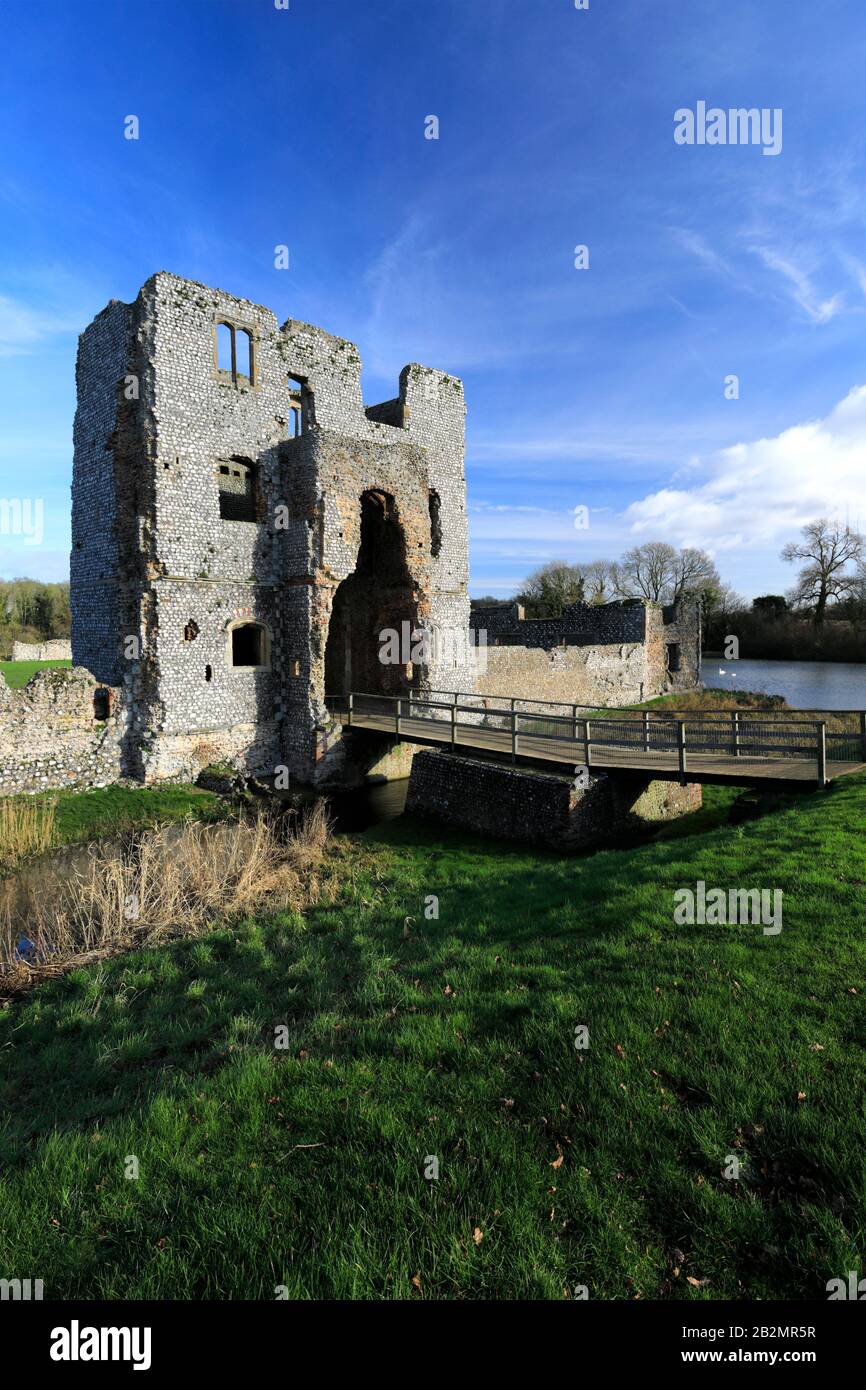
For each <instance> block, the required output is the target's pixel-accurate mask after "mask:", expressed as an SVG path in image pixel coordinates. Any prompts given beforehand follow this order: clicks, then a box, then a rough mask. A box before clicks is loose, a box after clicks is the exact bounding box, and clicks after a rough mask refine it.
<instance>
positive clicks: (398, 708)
mask: <svg viewBox="0 0 866 1390" xmlns="http://www.w3.org/2000/svg"><path fill="white" fill-rule="evenodd" d="M396 730H397V737H398V738H399V737H400V696H399V695H398V696H397V721H396Z"/></svg>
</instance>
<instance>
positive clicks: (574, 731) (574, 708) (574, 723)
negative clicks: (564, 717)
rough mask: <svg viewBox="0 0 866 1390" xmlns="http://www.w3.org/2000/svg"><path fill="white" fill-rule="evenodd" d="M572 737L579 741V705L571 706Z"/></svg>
mask: <svg viewBox="0 0 866 1390" xmlns="http://www.w3.org/2000/svg"><path fill="white" fill-rule="evenodd" d="M571 737H572V738H573V740H574V742H575V743H577V705H572V707H571Z"/></svg>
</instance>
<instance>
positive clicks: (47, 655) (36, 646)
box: [12, 639, 72, 661]
mask: <svg viewBox="0 0 866 1390" xmlns="http://www.w3.org/2000/svg"><path fill="white" fill-rule="evenodd" d="M12 660H13V661H71V660H72V643H71V642H70V641H68V640H66V641H64V640H62V639H57V640H54V641H51V642H13V643H12Z"/></svg>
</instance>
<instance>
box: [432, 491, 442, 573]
mask: <svg viewBox="0 0 866 1390" xmlns="http://www.w3.org/2000/svg"><path fill="white" fill-rule="evenodd" d="M429 506H430V554H431V555H432V556H433V558H434V560H435V559H436V556H437V555H438V554H439V553H440V551H441V549H442V520H441V516H440V512H441V508H442V501H441V498H440V496H439V493H438V492H436V491H435V490H434V491H432V492H431V493H430V503H429Z"/></svg>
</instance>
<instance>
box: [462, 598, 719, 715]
mask: <svg viewBox="0 0 866 1390" xmlns="http://www.w3.org/2000/svg"><path fill="white" fill-rule="evenodd" d="M521 614H522V609H521V608H520V606H519V605H518V604H517V603H514V604H509V605H506V606H502V607H496V608H484V607H482V606H480V605H476V606H475V607H474V608H473V610H472V618H471V622H472V626H473V631H474V632H475V633H476V635H478V634H480V633H481V632H486V634H487V640H486V648H485V647H483V646H481V645H480V650H479V663H478V676H477V688H478V691H479V693H480V694H482V695H490V696H503V695H508V696H512V695H516V696H518V697H520V698H522V699H525V700H531V699H536V700H551V701H555V702H557V703H560V702H561V703H563V704H580V705H600V706H606V707H617V706H620V705H629V704H638V703H641V702H642V701H644V700H650V699H653V698H654V697H655V696H657V695H663V694H666V693H669V692H675V691H680V690H691V689H694V688H695V686H696V685H697V684H698V682H699V680H700V606H699V604H698V603H697V602H693V601H685V602H683V603H680V604H677V605H675V606H670V607H667V608H663V607H662V606H661V605H659V604H651V603H644V602H643V601H637V600H634V601H632V600H626V601H624V602H622V603H607V604H598V605H593V604H587V603H575V604H572V605H571V606H570V607H569V608H566V610H565V612H564V613H563V615H562V617H561V618H540V619H524V618H523V617H522V616H521ZM485 665H486V669H485Z"/></svg>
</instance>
